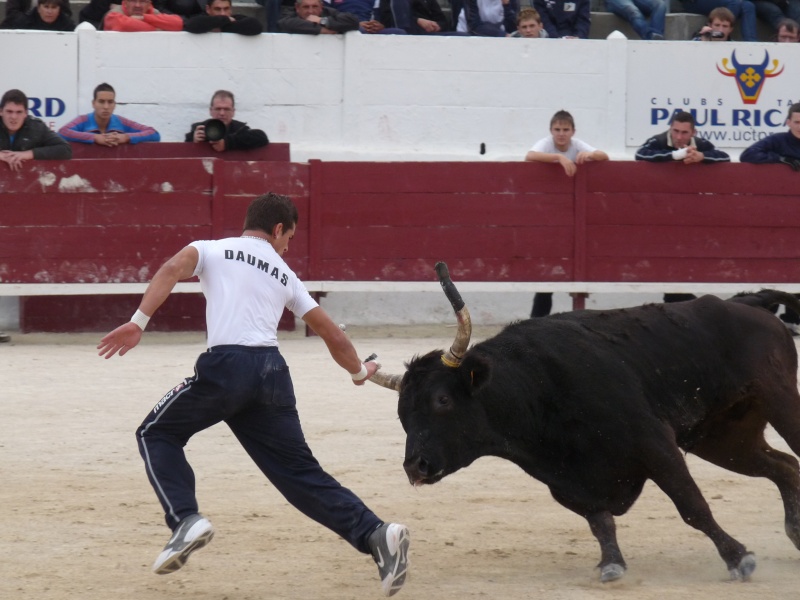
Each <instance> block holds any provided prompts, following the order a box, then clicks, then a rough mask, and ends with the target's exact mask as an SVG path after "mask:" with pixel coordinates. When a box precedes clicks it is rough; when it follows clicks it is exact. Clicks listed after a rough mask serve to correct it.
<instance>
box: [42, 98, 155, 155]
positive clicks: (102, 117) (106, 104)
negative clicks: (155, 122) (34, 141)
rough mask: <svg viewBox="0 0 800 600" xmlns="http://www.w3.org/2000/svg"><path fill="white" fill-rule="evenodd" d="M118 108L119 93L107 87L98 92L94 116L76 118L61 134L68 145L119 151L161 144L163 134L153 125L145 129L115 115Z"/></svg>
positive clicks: (143, 126)
mask: <svg viewBox="0 0 800 600" xmlns="http://www.w3.org/2000/svg"><path fill="white" fill-rule="evenodd" d="M116 106H117V100H116V92H115V91H114V88H113V87H111V86H110V85H109V84H107V83H101V84H100V85H98V86H97V87H96V88H94V99H93V100H92V108H93V109H94V112H90V113H89V114H88V115H81V116H80V117H76V118H75V119H73V120H72V121H70V122H69V123H67V124H66V125H64V126H63V127H62V128H61V129H59V130H58V134H59V135H60V136H61V137H63V138H64V139H65V140H67V141H68V142H78V143H81V144H97V145H98V146H108V147H111V148H113V147H116V146H120V145H123V144H138V143H140V142H158V141H160V140H161V136H160V135H159V133H158V132H157V131H156V130H155V129H153V128H152V127H150V126H149V125H141V124H139V123H137V122H136V121H131V120H130V119H126V118H124V117H119V116H117V115H115V114H114V109H115V108H116Z"/></svg>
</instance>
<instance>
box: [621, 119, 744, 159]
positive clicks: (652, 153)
mask: <svg viewBox="0 0 800 600" xmlns="http://www.w3.org/2000/svg"><path fill="white" fill-rule="evenodd" d="M696 134H697V131H696V130H695V128H694V117H693V116H692V113H688V112H686V111H680V112H677V113H675V115H674V116H673V117H672V121H671V122H670V126H669V129H668V130H667V131H665V132H664V133H659V134H658V135H654V136H653V137H651V138H650V139H649V140H647V141H646V142H645V143H644V145H643V146H642V147H641V148H639V149H638V150H637V151H636V160H646V161H650V162H667V161H671V160H679V161H682V162H683V163H684V164H687V165H688V164H692V163H699V162H705V163H717V162H730V160H731V158H730V156H728V155H727V154H726V153H725V152H723V151H722V150H717V149H716V148H715V147H714V144H712V143H711V142H709V141H708V140H704V139H703V138H700V137H697V135H696Z"/></svg>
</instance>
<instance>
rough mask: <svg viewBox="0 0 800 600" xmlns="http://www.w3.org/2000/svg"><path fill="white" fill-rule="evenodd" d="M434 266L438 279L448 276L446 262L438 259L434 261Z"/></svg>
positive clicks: (448, 271)
mask: <svg viewBox="0 0 800 600" xmlns="http://www.w3.org/2000/svg"><path fill="white" fill-rule="evenodd" d="M434 268H435V269H436V275H438V276H439V279H440V280H441V279H445V278H447V277H450V270H449V269H448V268H447V263H446V262H443V261H439V262H437V263H436V266H435V267H434Z"/></svg>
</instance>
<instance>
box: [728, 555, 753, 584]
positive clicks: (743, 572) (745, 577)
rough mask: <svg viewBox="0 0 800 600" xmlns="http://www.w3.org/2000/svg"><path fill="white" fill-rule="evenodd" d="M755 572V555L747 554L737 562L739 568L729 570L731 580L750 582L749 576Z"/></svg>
mask: <svg viewBox="0 0 800 600" xmlns="http://www.w3.org/2000/svg"><path fill="white" fill-rule="evenodd" d="M755 570H756V555H755V554H752V553H747V554H745V555H744V556H743V557H742V560H740V561H739V566H738V567H736V568H735V569H731V570H730V574H731V579H738V580H739V581H750V576H751V575H752V574H753V571H755Z"/></svg>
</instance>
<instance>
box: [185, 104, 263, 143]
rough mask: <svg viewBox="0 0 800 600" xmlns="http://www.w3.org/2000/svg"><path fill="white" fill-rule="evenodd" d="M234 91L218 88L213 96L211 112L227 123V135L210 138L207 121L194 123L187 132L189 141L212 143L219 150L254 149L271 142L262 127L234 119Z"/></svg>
mask: <svg viewBox="0 0 800 600" xmlns="http://www.w3.org/2000/svg"><path fill="white" fill-rule="evenodd" d="M234 102H235V100H234V97H233V93H232V92H229V91H227V90H217V91H216V92H214V95H213V96H211V106H210V108H209V114H210V115H211V118H213V119H219V120H220V121H222V122H223V123H224V124H225V135H224V136H223V137H222V138H221V139H219V140H209V139H208V138H207V137H206V127H205V124H204V123H205V121H199V122H197V123H192V129H191V131H189V133H187V134H186V141H187V142H194V143H195V144H210V145H211V147H212V148H213V149H214V150H216V151H217V152H225V151H226V150H252V149H253V148H261V147H262V146H266V145H267V144H269V138H267V134H266V133H264V132H263V131H261V130H260V129H250V127H248V126H247V124H246V123H242V122H241V121H234V120H233V117H234V115H235V114H236V107H235V106H234Z"/></svg>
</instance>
